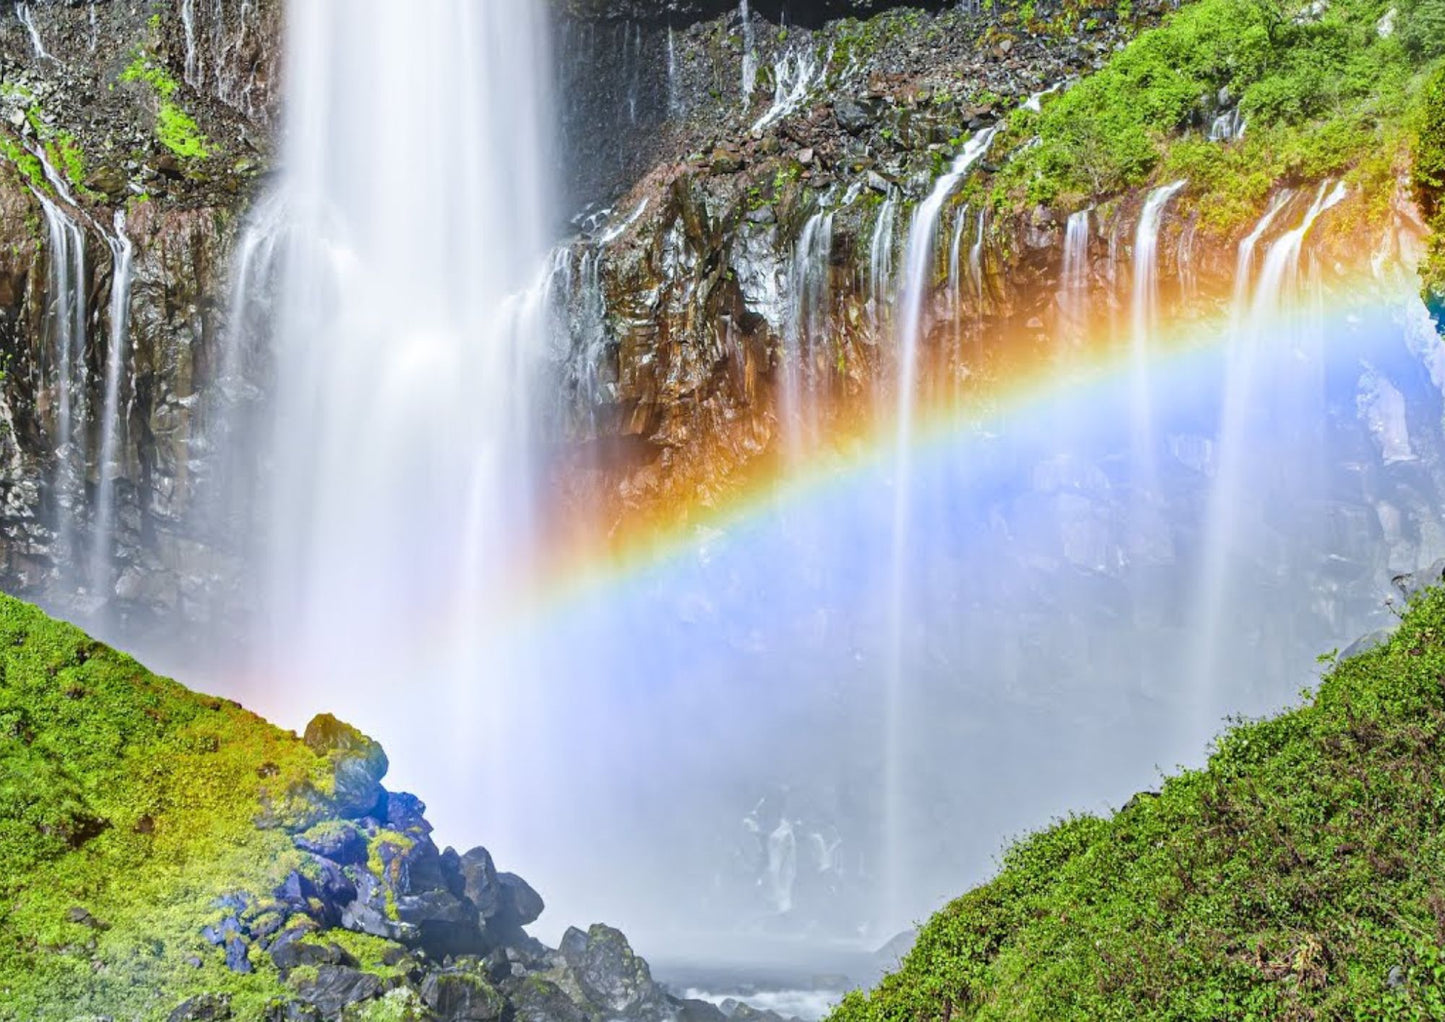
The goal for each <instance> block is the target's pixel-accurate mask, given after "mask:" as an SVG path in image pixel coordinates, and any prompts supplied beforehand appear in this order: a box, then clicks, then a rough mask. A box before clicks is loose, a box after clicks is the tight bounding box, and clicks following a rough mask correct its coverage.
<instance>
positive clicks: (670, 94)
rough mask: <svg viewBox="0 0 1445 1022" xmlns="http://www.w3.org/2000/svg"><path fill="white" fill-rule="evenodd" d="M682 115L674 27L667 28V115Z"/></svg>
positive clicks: (680, 86) (680, 85)
mask: <svg viewBox="0 0 1445 1022" xmlns="http://www.w3.org/2000/svg"><path fill="white" fill-rule="evenodd" d="M680 113H682V83H681V82H680V81H679V80H678V75H677V40H676V38H675V33H674V32H673V30H672V26H671V25H668V26H667V115H668V116H669V117H676V116H678V115H679V114H680Z"/></svg>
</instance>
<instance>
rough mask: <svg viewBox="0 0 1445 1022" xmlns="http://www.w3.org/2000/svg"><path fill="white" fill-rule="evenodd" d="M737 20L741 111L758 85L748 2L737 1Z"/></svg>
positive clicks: (755, 54) (756, 58)
mask: <svg viewBox="0 0 1445 1022" xmlns="http://www.w3.org/2000/svg"><path fill="white" fill-rule="evenodd" d="M738 18H739V19H740V20H741V22H742V27H743V83H742V86H743V109H744V110H746V109H747V106H748V101H749V100H751V99H752V98H753V89H754V88H756V87H757V84H758V54H757V49H756V44H755V43H754V41H753V13H752V11H751V10H749V9H748V0H739V7H738Z"/></svg>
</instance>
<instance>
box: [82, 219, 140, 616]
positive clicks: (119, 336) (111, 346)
mask: <svg viewBox="0 0 1445 1022" xmlns="http://www.w3.org/2000/svg"><path fill="white" fill-rule="evenodd" d="M107 240H108V241H109V243H110V253H111V265H112V274H111V282H110V335H109V340H108V343H107V345H106V355H105V397H104V401H103V403H102V405H101V417H100V460H99V462H98V464H97V465H96V475H97V478H98V486H97V488H96V496H95V525H94V530H93V532H92V534H91V553H90V585H91V592H93V593H95V594H96V595H98V596H104V597H107V598H108V597H109V596H110V594H111V593H112V591H113V586H114V577H113V575H114V573H113V568H112V565H113V560H114V555H115V510H116V509H115V500H116V497H115V480H116V477H117V476H119V475H120V474H121V466H120V465H119V464H118V463H117V462H118V461H119V458H120V443H121V439H122V434H123V433H124V430H125V423H124V417H123V415H122V413H121V408H120V383H121V375H122V374H123V373H124V371H125V357H126V347H127V345H126V340H127V337H128V335H129V330H130V284H131V270H132V263H133V262H134V256H135V246H134V244H132V243H131V240H130V238H129V237H128V236H127V235H126V233H125V212H124V211H122V210H117V211H116V214H115V235H114V237H111V238H109V239H107Z"/></svg>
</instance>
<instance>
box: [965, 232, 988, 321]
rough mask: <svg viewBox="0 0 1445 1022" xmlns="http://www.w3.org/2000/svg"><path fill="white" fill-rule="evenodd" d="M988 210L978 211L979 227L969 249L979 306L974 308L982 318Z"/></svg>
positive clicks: (970, 265) (971, 270) (971, 274)
mask: <svg viewBox="0 0 1445 1022" xmlns="http://www.w3.org/2000/svg"><path fill="white" fill-rule="evenodd" d="M987 216H988V213H987V210H983V209H980V210H979V211H978V229H977V230H976V231H974V236H973V247H972V248H970V249H969V250H968V272H969V275H970V276H971V277H972V278H973V291H974V298H975V299H976V300H977V303H978V304H977V307H976V309H975V310H974V311H975V313H976V314H977V315H978V317H979V318H980V319H982V318H983V298H984V279H983V246H984V231H985V230H986V229H987V227H988V219H987Z"/></svg>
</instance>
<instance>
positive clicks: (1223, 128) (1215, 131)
mask: <svg viewBox="0 0 1445 1022" xmlns="http://www.w3.org/2000/svg"><path fill="white" fill-rule="evenodd" d="M1245 126H1246V121H1245V119H1244V115H1243V114H1242V113H1240V111H1239V108H1238V107H1236V108H1235V109H1233V110H1229V111H1226V112H1225V113H1222V114H1220V115H1219V116H1218V117H1216V118H1215V119H1214V122H1213V123H1212V124H1210V126H1209V141H1211V142H1233V141H1236V140H1238V139H1241V138H1243V137H1244V129H1245Z"/></svg>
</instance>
